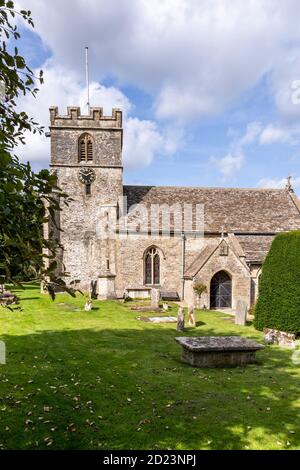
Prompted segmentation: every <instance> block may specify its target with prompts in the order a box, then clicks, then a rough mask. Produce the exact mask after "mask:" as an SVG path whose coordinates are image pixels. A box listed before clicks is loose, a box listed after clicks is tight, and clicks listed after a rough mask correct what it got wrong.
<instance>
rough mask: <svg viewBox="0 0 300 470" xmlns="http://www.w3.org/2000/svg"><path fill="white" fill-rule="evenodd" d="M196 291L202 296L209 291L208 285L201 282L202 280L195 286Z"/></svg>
mask: <svg viewBox="0 0 300 470" xmlns="http://www.w3.org/2000/svg"><path fill="white" fill-rule="evenodd" d="M193 289H194V292H195V293H196V294H197V295H199V297H201V295H202V294H203V293H204V292H206V291H207V287H206V286H205V285H204V284H201V282H197V283H196V284H194V286H193Z"/></svg>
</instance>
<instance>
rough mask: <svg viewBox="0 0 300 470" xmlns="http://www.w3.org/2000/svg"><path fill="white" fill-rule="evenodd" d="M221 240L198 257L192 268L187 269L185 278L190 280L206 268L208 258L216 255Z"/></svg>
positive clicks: (205, 249)
mask: <svg viewBox="0 0 300 470" xmlns="http://www.w3.org/2000/svg"><path fill="white" fill-rule="evenodd" d="M219 244H220V240H216V241H215V243H213V244H210V245H207V246H206V247H205V248H204V249H203V250H202V251H201V253H200V254H199V255H198V256H197V257H196V259H195V260H194V261H193V262H192V264H191V265H190V266H188V268H187V269H186V271H185V273H184V277H187V278H190V277H193V276H195V275H196V274H197V272H198V271H200V269H201V268H202V267H203V266H204V264H205V263H206V261H207V260H208V258H210V256H211V255H212V254H213V253H214V251H215V250H216V248H217V247H218V246H219Z"/></svg>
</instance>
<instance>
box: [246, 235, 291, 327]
mask: <svg viewBox="0 0 300 470" xmlns="http://www.w3.org/2000/svg"><path fill="white" fill-rule="evenodd" d="M254 325H255V327H256V328H257V329H258V330H263V329H264V328H272V329H275V330H280V331H285V332H288V333H296V334H298V333H300V231H295V232H288V233H282V234H280V235H277V237H276V238H275V239H274V241H273V243H272V246H271V249H270V251H269V253H268V256H267V258H266V261H265V263H264V265H263V269H262V274H261V280H260V285H259V296H258V301H257V305H256V309H255V320H254Z"/></svg>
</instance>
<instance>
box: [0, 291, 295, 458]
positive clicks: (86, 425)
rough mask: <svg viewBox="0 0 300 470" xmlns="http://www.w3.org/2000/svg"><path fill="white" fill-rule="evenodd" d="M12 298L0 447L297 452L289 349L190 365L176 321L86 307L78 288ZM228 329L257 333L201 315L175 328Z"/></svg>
mask: <svg viewBox="0 0 300 470" xmlns="http://www.w3.org/2000/svg"><path fill="white" fill-rule="evenodd" d="M17 294H18V295H19V296H20V297H21V299H22V300H21V306H22V308H23V311H21V312H10V311H9V310H6V309H4V308H1V309H0V339H1V340H2V341H4V342H5V344H6V353H7V356H6V364H5V365H4V364H2V365H0V449H299V448H300V419H299V418H300V395H299V390H300V365H296V364H294V363H293V362H292V360H291V356H292V352H291V351H289V350H284V349H280V348H279V347H278V346H267V347H266V349H265V350H263V351H260V352H258V354H257V357H258V360H259V363H258V364H256V365H248V366H247V367H245V368H235V369H194V368H193V367H191V366H189V365H187V364H183V363H181V361H180V354H181V348H180V346H179V345H178V344H176V343H175V341H174V338H175V337H176V336H179V335H181V334H179V333H178V332H176V324H165V325H162V324H157V325H156V324H152V323H146V322H142V321H138V320H137V319H136V317H137V316H139V312H136V311H131V310H130V306H131V303H130V302H129V303H126V304H121V303H118V302H114V301H105V302H101V301H95V302H94V309H93V310H92V311H91V312H85V311H84V310H83V306H84V298H83V297H82V296H81V295H78V297H77V298H76V299H73V298H71V297H69V296H68V295H58V296H57V299H56V300H55V301H54V302H52V301H51V300H50V299H49V297H48V296H47V295H41V294H40V293H39V289H38V287H36V286H29V287H27V288H26V289H25V290H24V291H21V290H17ZM176 311H177V306H175V305H173V306H172V307H171V310H170V312H168V315H169V314H170V315H171V314H173V315H174V314H176ZM141 315H143V316H146V315H145V314H144V313H143V314H141ZM147 315H148V314H147ZM236 334H241V335H244V336H246V337H248V338H252V339H255V340H257V341H259V342H262V339H263V336H262V333H260V332H257V331H256V330H255V329H254V328H253V326H252V325H247V326H246V327H240V326H236V325H234V323H232V321H231V318H230V317H229V316H227V315H225V314H223V313H217V312H209V311H197V327H196V328H187V330H186V332H185V333H183V335H185V336H186V335H236Z"/></svg>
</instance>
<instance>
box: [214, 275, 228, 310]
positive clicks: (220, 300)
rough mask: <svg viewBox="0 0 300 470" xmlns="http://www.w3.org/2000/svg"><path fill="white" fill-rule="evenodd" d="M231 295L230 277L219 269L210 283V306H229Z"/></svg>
mask: <svg viewBox="0 0 300 470" xmlns="http://www.w3.org/2000/svg"><path fill="white" fill-rule="evenodd" d="M231 297H232V282H231V278H230V276H229V275H228V274H227V273H226V272H225V271H219V272H218V273H216V274H215V275H214V277H213V278H212V280H211V283H210V308H231Z"/></svg>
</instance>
